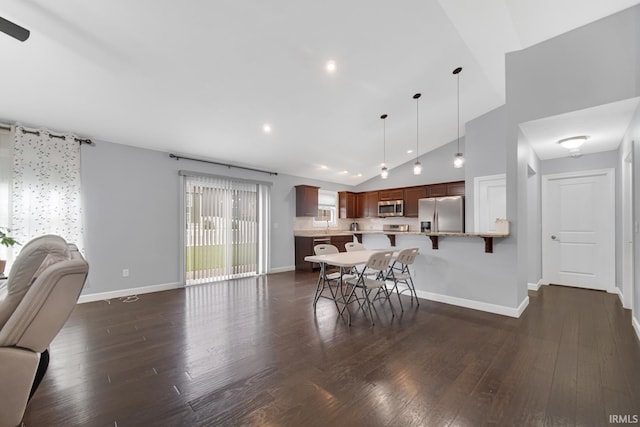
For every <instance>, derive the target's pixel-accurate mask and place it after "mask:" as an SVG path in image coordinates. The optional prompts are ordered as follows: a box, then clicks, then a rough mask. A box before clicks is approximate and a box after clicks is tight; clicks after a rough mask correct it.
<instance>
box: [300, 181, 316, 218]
mask: <svg viewBox="0 0 640 427" xmlns="http://www.w3.org/2000/svg"><path fill="white" fill-rule="evenodd" d="M318 188H320V187H314V186H312V185H296V216H312V217H314V218H315V217H316V216H317V215H318Z"/></svg>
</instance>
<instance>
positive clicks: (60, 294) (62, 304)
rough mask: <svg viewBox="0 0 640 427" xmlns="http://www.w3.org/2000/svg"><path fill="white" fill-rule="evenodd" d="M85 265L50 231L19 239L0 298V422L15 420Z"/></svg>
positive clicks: (75, 295) (82, 279) (67, 310)
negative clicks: (21, 242)
mask: <svg viewBox="0 0 640 427" xmlns="http://www.w3.org/2000/svg"><path fill="white" fill-rule="evenodd" d="M88 271H89V265H88V264H87V262H86V261H85V260H84V258H83V257H82V255H81V254H80V252H78V248H77V247H76V246H75V245H73V244H68V243H67V242H65V240H64V239H63V238H61V237H58V236H53V235H47V236H42V237H38V238H35V239H33V240H31V241H30V242H29V243H27V244H25V245H24V247H23V248H22V250H21V251H20V254H19V255H18V257H17V258H16V260H15V262H14V263H13V266H12V267H11V271H10V272H9V276H8V279H7V282H6V285H7V294H6V296H5V297H4V299H1V300H0V384H1V387H0V427H5V426H6V427H14V426H16V425H18V424H19V423H20V420H21V419H22V416H23V415H24V410H25V408H26V406H27V402H28V400H29V398H30V397H31V394H33V393H32V392H33V391H35V387H37V385H38V383H39V380H40V379H41V378H42V375H44V371H46V367H47V366H46V365H47V363H48V353H47V352H46V350H47V347H48V346H49V344H50V343H51V341H52V340H53V338H54V337H55V336H56V335H57V334H58V332H59V331H60V329H62V326H63V325H64V324H65V322H66V321H67V319H68V318H69V316H70V315H71V312H72V311H73V308H74V307H75V305H76V303H77V301H78V297H79V296H80V292H81V291H82V287H83V286H84V283H85V280H86V278H87V273H88ZM43 353H44V356H46V357H43V358H42V360H41V355H42V354H43ZM36 371H38V374H39V375H38V377H39V378H38V379H37V381H36V382H35V383H34V378H35V377H36Z"/></svg>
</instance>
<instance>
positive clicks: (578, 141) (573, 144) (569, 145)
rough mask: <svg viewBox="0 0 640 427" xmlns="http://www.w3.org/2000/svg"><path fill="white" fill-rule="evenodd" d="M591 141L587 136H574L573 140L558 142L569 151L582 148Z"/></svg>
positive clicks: (567, 139) (566, 139)
mask: <svg viewBox="0 0 640 427" xmlns="http://www.w3.org/2000/svg"><path fill="white" fill-rule="evenodd" d="M587 139H589V137H588V136H586V135H580V136H572V137H571V138H564V139H561V140H560V141H558V144H560V145H562V146H563V147H564V148H566V149H567V150H571V149H574V148H580V147H581V146H582V144H584V142H585V141H586V140H587Z"/></svg>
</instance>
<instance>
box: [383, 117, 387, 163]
mask: <svg viewBox="0 0 640 427" xmlns="http://www.w3.org/2000/svg"><path fill="white" fill-rule="evenodd" d="M385 116H386V114H385ZM385 119H386V117H385ZM382 162H383V163H384V166H387V121H386V120H384V119H382Z"/></svg>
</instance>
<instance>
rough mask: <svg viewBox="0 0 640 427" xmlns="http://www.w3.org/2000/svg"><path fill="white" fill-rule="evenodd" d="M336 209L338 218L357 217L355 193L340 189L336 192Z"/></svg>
mask: <svg viewBox="0 0 640 427" xmlns="http://www.w3.org/2000/svg"><path fill="white" fill-rule="evenodd" d="M338 209H339V214H338V215H339V217H340V218H357V217H358V212H357V209H356V193H352V192H350V191H340V192H339V193H338Z"/></svg>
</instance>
